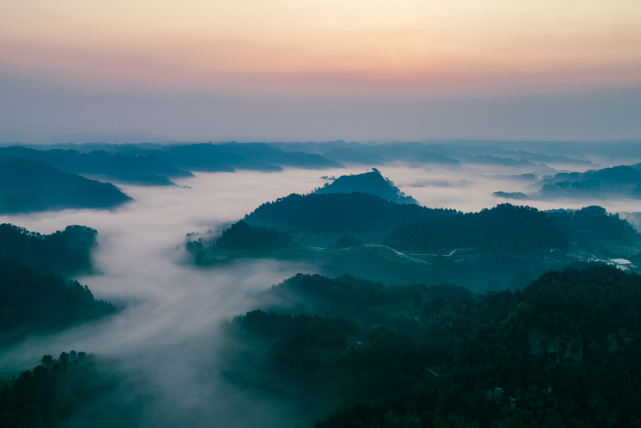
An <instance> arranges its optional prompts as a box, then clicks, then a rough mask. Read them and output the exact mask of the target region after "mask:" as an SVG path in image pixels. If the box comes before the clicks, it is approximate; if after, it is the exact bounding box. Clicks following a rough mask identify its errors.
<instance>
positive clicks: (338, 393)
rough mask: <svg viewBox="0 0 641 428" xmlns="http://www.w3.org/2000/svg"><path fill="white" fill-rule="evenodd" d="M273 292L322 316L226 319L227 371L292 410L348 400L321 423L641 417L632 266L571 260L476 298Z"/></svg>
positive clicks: (291, 285)
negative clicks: (281, 398)
mask: <svg viewBox="0 0 641 428" xmlns="http://www.w3.org/2000/svg"><path fill="white" fill-rule="evenodd" d="M274 292H275V293H278V294H281V293H286V294H289V293H291V294H292V295H293V296H300V301H303V302H309V303H306V304H305V305H304V306H301V308H303V309H302V310H303V311H306V310H316V309H317V308H330V311H331V312H330V313H331V314H332V316H331V317H325V316H313V313H310V312H307V313H305V314H304V315H298V316H291V315H288V311H289V310H290V309H291V308H286V309H284V312H281V311H280V310H279V309H278V308H277V307H272V311H273V312H270V313H266V312H262V311H252V312H249V313H247V314H246V315H244V316H242V317H238V318H235V319H234V321H233V322H232V323H231V325H230V326H229V328H228V330H227V331H228V335H229V336H230V337H233V338H235V339H236V340H238V341H240V342H241V344H244V345H243V346H236V347H234V348H233V350H232V351H230V354H229V355H228V357H229V358H231V360H230V369H229V371H228V373H227V376H228V377H229V378H230V379H233V380H234V381H237V382H241V383H243V384H244V385H264V384H266V383H270V382H271V383H273V384H274V385H279V386H280V387H281V389H282V388H287V387H286V386H285V385H292V386H291V387H290V388H291V389H292V395H293V396H296V397H300V405H301V406H306V405H308V403H307V402H306V401H305V397H314V405H315V406H319V407H322V406H323V405H324V404H326V403H331V404H334V405H335V406H337V407H341V404H340V403H341V402H342V403H343V405H347V406H346V407H343V408H342V409H341V410H337V411H336V412H335V413H334V414H333V415H331V416H330V417H329V418H328V419H327V420H325V421H324V422H319V423H318V424H317V425H316V426H317V427H319V428H320V427H341V428H343V427H345V428H346V427H354V426H366V427H409V426H412V427H414V426H416V427H419V426H424V427H448V428H458V427H495V426H532V427H550V428H552V427H558V426H576V427H602V426H609V427H621V428H623V427H634V426H638V425H639V424H640V423H641V407H639V406H638V403H639V398H640V397H639V389H638V384H639V383H638V382H639V381H641V368H639V365H638V354H639V352H641V312H640V311H638V310H637V308H638V307H640V305H641V277H639V276H638V275H635V274H626V273H623V272H621V271H619V270H617V269H614V268H610V267H591V268H588V269H586V270H582V271H579V270H572V269H570V270H566V271H562V272H549V273H547V274H545V275H543V276H542V277H541V278H540V279H538V280H537V281H535V282H534V283H532V284H531V285H529V286H528V287H526V288H525V289H523V290H522V291H516V292H514V293H512V292H510V291H501V292H490V293H488V294H485V295H475V294H473V293H469V292H466V291H464V290H460V289H457V288H456V287H449V286H446V287H441V288H439V287H436V288H434V287H433V288H428V287H424V286H402V287H398V288H396V289H389V288H384V287H381V286H380V285H376V284H372V283H368V282H365V281H359V280H355V279H353V278H337V279H334V280H332V279H327V278H322V277H309V276H297V277H295V278H292V279H290V280H288V281H285V283H283V284H281V285H279V286H276V287H275V288H273V289H272V291H270V292H269V293H274ZM348 299H349V300H350V301H353V302H354V303H353V304H349V303H343V304H341V302H345V300H348ZM332 302H336V303H338V306H337V307H333V306H332V304H331V303H332ZM319 312H320V313H321V314H323V312H322V309H320V310H319ZM351 317H354V320H355V323H354V322H352V321H350V318H351ZM355 325H356V326H357V328H355ZM250 343H252V344H253V346H248V345H249V344H250ZM259 344H261V345H259ZM260 346H262V347H264V348H265V349H264V350H263V351H258V349H260ZM233 361H237V362H240V361H242V364H240V363H238V364H233ZM261 378H262V382H264V383H261V381H260V380H259V379H261ZM250 379H251V380H250ZM294 390H295V391H296V393H295V394H293V391H294ZM280 393H283V392H280ZM284 393H287V392H284Z"/></svg>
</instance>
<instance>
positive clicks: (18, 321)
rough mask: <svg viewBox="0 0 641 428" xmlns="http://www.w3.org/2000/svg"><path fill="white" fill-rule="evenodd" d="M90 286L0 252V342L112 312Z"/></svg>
mask: <svg viewBox="0 0 641 428" xmlns="http://www.w3.org/2000/svg"><path fill="white" fill-rule="evenodd" d="M115 311H116V308H115V307H114V306H113V305H111V304H109V303H106V302H103V301H97V300H95V299H94V297H93V295H92V294H91V291H89V289H88V288H87V286H82V285H80V284H79V283H78V282H76V281H69V282H66V281H65V280H63V279H62V278H60V277H59V276H54V275H46V276H44V275H42V274H40V273H38V272H37V271H36V270H34V269H32V268H30V267H28V266H25V265H22V264H20V263H17V262H15V261H13V260H8V259H6V258H4V256H0V333H1V334H0V346H1V345H4V344H7V343H10V342H11V341H12V340H16V339H18V338H20V337H22V336H24V335H26V334H31V333H34V332H36V331H40V330H51V329H58V328H63V327H66V326H69V325H72V324H76V323H79V322H82V321H87V320H91V319H95V318H98V317H101V316H104V315H108V314H111V313H113V312H115Z"/></svg>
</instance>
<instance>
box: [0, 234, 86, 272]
mask: <svg viewBox="0 0 641 428" xmlns="http://www.w3.org/2000/svg"><path fill="white" fill-rule="evenodd" d="M97 233H98V232H97V231H96V230H95V229H91V228H89V227H86V226H67V227H66V228H65V230H64V231H57V232H55V233H52V234H50V235H41V234H39V233H37V232H29V231H28V230H27V229H25V228H23V227H19V226H14V225H12V224H9V223H4V224H1V225H0V257H3V258H5V259H10V260H14V261H16V262H18V263H21V264H24V265H27V266H30V267H32V268H34V269H35V270H37V271H38V272H40V273H42V274H54V275H59V276H62V277H65V278H67V277H70V276H72V275H74V274H77V273H79V272H83V271H90V270H91V254H90V252H91V248H92V247H93V246H94V245H95V243H96V235H97Z"/></svg>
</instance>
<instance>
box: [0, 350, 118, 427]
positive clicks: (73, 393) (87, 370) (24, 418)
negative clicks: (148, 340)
mask: <svg viewBox="0 0 641 428" xmlns="http://www.w3.org/2000/svg"><path fill="white" fill-rule="evenodd" d="M120 383H121V379H119V378H118V377H117V376H116V375H114V374H113V373H104V370H102V368H101V361H100V360H99V359H98V358H96V357H95V356H94V355H93V354H89V355H87V354H86V353H85V352H76V351H71V352H69V353H66V352H63V353H62V354H60V356H59V357H58V359H57V360H56V359H54V358H52V357H51V355H45V356H43V357H42V364H41V365H39V366H38V367H36V368H34V369H33V370H30V371H25V372H23V373H22V374H21V375H20V376H19V377H18V378H17V379H15V380H13V381H11V382H9V383H7V384H6V385H5V386H4V387H3V388H2V387H1V386H0V426H1V427H3V428H42V427H59V426H66V425H65V423H68V422H69V420H70V419H71V418H73V417H74V416H77V415H78V414H80V413H83V412H86V411H87V409H86V407H89V406H96V404H97V402H98V401H99V400H100V399H102V398H104V396H105V395H106V394H108V393H110V392H113V391H115V390H116V389H117V388H118V386H119V384H120ZM102 407H103V406H96V407H95V408H94V410H93V412H94V413H100V412H101V410H102V412H106V411H105V409H103V408H102ZM99 409H100V410H99ZM111 416H112V417H113V416H115V415H114V414H113V413H112V414H111ZM92 419H98V418H95V415H94V418H92Z"/></svg>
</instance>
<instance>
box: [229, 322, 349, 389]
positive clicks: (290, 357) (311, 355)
mask: <svg viewBox="0 0 641 428" xmlns="http://www.w3.org/2000/svg"><path fill="white" fill-rule="evenodd" d="M232 326H234V327H239V328H240V329H242V330H244V331H247V332H250V333H251V334H252V335H254V336H256V337H259V338H261V339H266V340H267V341H268V342H269V347H270V351H269V359H270V364H271V366H272V367H273V368H274V370H277V371H278V372H281V373H283V374H285V375H286V376H294V377H295V378H297V379H298V380H305V381H308V382H309V381H314V382H317V381H322V380H323V376H325V375H326V373H327V371H330V370H332V365H333V364H334V363H335V361H336V357H337V356H338V355H339V354H336V352H337V351H343V350H345V347H346V345H347V337H348V336H355V335H357V334H358V328H357V327H356V323H355V322H354V321H353V320H351V319H350V320H347V319H344V318H341V317H332V318H329V317H321V316H318V315H314V316H308V315H304V314H300V315H295V316H291V315H279V314H275V313H273V312H269V313H266V312H263V311H260V310H257V311H251V312H248V313H247V314H245V315H244V316H240V317H236V318H234V321H233V323H232V325H231V326H230V327H232Z"/></svg>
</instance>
